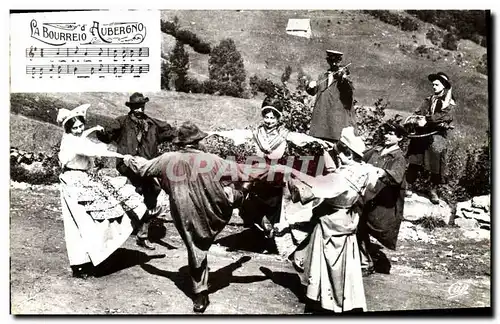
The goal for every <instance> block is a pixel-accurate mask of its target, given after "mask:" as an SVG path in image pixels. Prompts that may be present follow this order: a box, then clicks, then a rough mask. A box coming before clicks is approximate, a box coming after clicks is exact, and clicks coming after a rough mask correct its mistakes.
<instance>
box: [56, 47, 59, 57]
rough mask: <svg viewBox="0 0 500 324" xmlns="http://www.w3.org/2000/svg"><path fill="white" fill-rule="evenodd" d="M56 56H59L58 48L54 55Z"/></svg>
mask: <svg viewBox="0 0 500 324" xmlns="http://www.w3.org/2000/svg"><path fill="white" fill-rule="evenodd" d="M56 56H59V48H58V49H57V53H56Z"/></svg>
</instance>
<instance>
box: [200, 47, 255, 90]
mask: <svg viewBox="0 0 500 324" xmlns="http://www.w3.org/2000/svg"><path fill="white" fill-rule="evenodd" d="M208 73H209V78H210V80H211V81H212V82H213V84H214V85H215V87H216V90H217V91H218V92H219V94H221V95H228V96H233V97H240V98H241V97H243V96H244V89H245V84H244V83H245V79H246V72H245V66H244V64H243V58H242V56H241V54H240V52H238V50H236V45H235V44H234V41H233V40H232V39H230V38H227V39H224V40H222V41H221V42H220V44H219V45H218V46H216V47H215V48H213V49H212V51H211V52H210V58H209V60H208Z"/></svg>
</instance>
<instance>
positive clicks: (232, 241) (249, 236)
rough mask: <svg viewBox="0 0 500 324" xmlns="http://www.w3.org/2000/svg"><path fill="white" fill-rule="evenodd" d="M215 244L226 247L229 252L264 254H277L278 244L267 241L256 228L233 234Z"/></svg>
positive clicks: (270, 240)
mask: <svg viewBox="0 0 500 324" xmlns="http://www.w3.org/2000/svg"><path fill="white" fill-rule="evenodd" d="M214 244H219V245H221V246H225V247H226V248H227V251H228V252H233V251H247V252H254V253H263V252H264V251H269V252H271V253H276V252H277V249H276V244H275V243H274V241H273V240H272V239H266V238H265V237H264V235H263V234H262V233H261V232H259V231H258V230H257V229H255V228H253V227H252V228H247V229H245V230H244V231H242V232H239V233H236V234H232V235H229V236H226V237H223V238H220V239H218V240H217V241H215V243H214Z"/></svg>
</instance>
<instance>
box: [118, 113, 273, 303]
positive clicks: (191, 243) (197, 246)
mask: <svg viewBox="0 0 500 324" xmlns="http://www.w3.org/2000/svg"><path fill="white" fill-rule="evenodd" d="M207 135H208V134H207V133H205V132H203V131H201V130H200V129H199V128H198V127H197V126H196V125H195V124H193V123H192V122H185V123H184V124H182V125H181V126H180V127H179V129H178V133H177V137H176V138H175V139H174V142H175V143H176V144H177V145H178V146H179V150H178V151H176V152H167V153H164V154H162V155H161V156H159V157H157V158H155V159H152V160H149V161H148V160H146V159H143V158H138V157H130V156H127V157H126V158H125V159H124V160H125V164H126V165H127V166H128V167H129V168H130V169H131V170H132V171H133V172H135V173H136V174H137V175H138V176H141V177H156V178H159V179H161V181H160V183H161V185H162V188H163V190H165V192H166V193H167V194H168V195H169V199H170V211H171V216H172V219H173V221H174V223H175V227H176V228H177V230H178V231H179V234H180V236H181V237H182V240H183V241H184V243H185V245H186V247H187V250H188V263H189V269H190V275H191V281H192V285H193V293H194V298H193V304H194V305H193V310H194V311H195V312H204V311H205V309H206V308H207V306H208V304H209V299H208V266H207V253H208V250H209V248H210V246H211V245H212V243H213V242H214V240H215V237H216V236H217V234H218V233H220V232H221V231H222V229H223V228H224V227H225V226H226V224H227V223H228V221H229V219H230V218H231V215H232V212H233V208H236V207H238V206H240V204H241V202H242V199H243V190H240V189H235V187H234V186H233V185H232V183H234V182H242V181H244V182H246V181H251V180H254V179H256V178H262V177H263V176H265V175H266V174H267V173H266V172H267V171H266V168H263V169H255V170H254V169H252V168H251V167H250V168H248V167H245V166H242V165H238V164H237V163H236V162H234V161H228V160H224V159H222V158H220V157H219V156H217V155H214V154H210V153H205V152H203V151H202V150H200V148H201V146H200V144H201V143H200V141H202V140H203V139H204V138H205V137H206V136H207Z"/></svg>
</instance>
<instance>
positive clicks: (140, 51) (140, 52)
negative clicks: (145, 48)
mask: <svg viewBox="0 0 500 324" xmlns="http://www.w3.org/2000/svg"><path fill="white" fill-rule="evenodd" d="M141 56H142V47H140V48H139V57H141Z"/></svg>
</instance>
